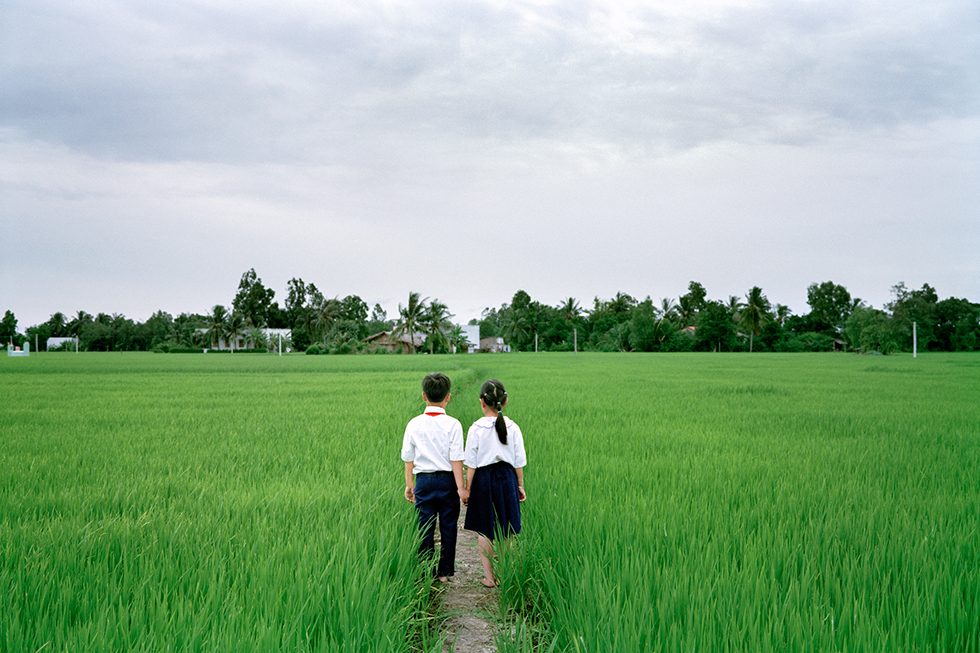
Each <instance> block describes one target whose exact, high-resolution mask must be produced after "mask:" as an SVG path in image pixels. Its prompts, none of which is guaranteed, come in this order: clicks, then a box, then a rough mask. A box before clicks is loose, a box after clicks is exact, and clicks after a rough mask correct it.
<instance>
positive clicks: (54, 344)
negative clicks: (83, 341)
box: [44, 337, 78, 351]
mask: <svg viewBox="0 0 980 653" xmlns="http://www.w3.org/2000/svg"><path fill="white" fill-rule="evenodd" d="M66 344H67V345H68V346H69V347H71V348H72V349H77V348H78V338H75V337H72V338H48V339H47V340H45V341H44V348H45V349H46V350H48V351H54V350H56V349H60V348H61V347H64V346H65V345H66Z"/></svg>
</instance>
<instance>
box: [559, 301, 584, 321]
mask: <svg viewBox="0 0 980 653" xmlns="http://www.w3.org/2000/svg"><path fill="white" fill-rule="evenodd" d="M558 312H559V313H561V316H562V317H563V318H565V320H566V321H568V322H575V321H576V320H578V319H579V318H580V317H582V307H581V306H580V305H579V303H578V300H577V299H575V298H574V297H569V298H568V299H566V300H565V301H563V302H562V303H561V304H560V305H559V306H558Z"/></svg>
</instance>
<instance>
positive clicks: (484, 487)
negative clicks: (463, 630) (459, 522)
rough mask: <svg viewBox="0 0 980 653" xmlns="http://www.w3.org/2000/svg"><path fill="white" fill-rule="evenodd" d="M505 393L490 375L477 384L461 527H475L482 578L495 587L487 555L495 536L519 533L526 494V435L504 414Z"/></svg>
mask: <svg viewBox="0 0 980 653" xmlns="http://www.w3.org/2000/svg"><path fill="white" fill-rule="evenodd" d="M506 405H507V391H506V390H504V384H503V383H501V382H500V381H497V380H496V379H490V380H489V381H487V382H486V383H484V384H483V386H482V387H481V388H480V407H481V408H482V409H483V417H482V418H480V419H478V420H476V421H475V422H473V426H471V427H470V430H469V432H468V433H467V434H466V450H465V452H464V454H463V464H465V465H466V476H467V489H468V491H469V501H468V503H467V510H466V521H465V522H464V523H463V528H465V529H467V530H470V531H476V533H477V543H478V545H479V549H480V562H481V563H483V580H482V581H481V582H482V583H483V584H484V585H485V586H487V587H495V586H496V585H497V581H496V580H494V577H493V568H492V567H491V566H490V558H491V557H492V556H493V540H494V538H495V537H496V536H497V535H498V534H500V535H503V536H505V537H506V536H508V535H512V534H517V533H520V532H521V504H520V502H521V501H524V500H525V499H526V498H527V494H525V492H524V466H525V465H526V464H527V455H526V454H525V453H524V436H523V435H522V434H521V429H520V428H519V427H518V426H517V424H515V423H514V422H513V421H512V420H511V419H510V418H509V417H504V415H503V410H504V406H506Z"/></svg>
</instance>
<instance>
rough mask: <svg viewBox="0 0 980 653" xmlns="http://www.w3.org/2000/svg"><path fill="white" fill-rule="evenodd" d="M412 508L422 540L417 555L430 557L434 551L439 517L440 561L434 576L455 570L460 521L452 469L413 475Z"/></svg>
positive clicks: (448, 574)
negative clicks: (413, 507)
mask: <svg viewBox="0 0 980 653" xmlns="http://www.w3.org/2000/svg"><path fill="white" fill-rule="evenodd" d="M415 509H416V510H417V511H418V513H419V529H420V530H421V531H422V543H421V544H419V555H420V556H421V557H423V558H432V557H433V556H435V551H436V543H435V537H436V518H437V517H438V519H439V537H440V539H441V540H442V542H441V546H440V548H439V564H438V566H437V567H436V576H452V575H453V574H454V573H456V529H457V525H456V524H457V522H458V521H459V494H458V493H457V492H456V479H455V478H454V477H453V473H452V472H432V473H430V474H416V475H415Z"/></svg>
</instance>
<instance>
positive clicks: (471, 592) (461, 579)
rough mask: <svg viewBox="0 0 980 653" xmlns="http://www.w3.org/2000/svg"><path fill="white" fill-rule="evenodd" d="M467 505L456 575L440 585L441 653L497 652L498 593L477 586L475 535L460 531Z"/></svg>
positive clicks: (478, 568) (479, 574)
mask: <svg viewBox="0 0 980 653" xmlns="http://www.w3.org/2000/svg"><path fill="white" fill-rule="evenodd" d="M465 519H466V506H463V509H462V512H461V513H460V516H459V537H458V539H457V541H456V575H455V576H453V577H452V579H451V580H450V581H449V582H448V583H446V584H445V585H443V590H444V591H443V592H442V611H443V613H444V614H445V615H446V624H445V632H446V639H445V646H444V647H443V652H444V653H450V652H452V651H456V652H458V653H496V651H497V645H496V642H495V641H494V625H493V624H494V619H493V615H494V614H495V613H496V611H497V592H496V590H493V589H488V588H486V587H484V586H483V584H482V583H480V579H481V578H483V567H482V566H481V565H480V553H479V551H478V550H477V548H476V534H475V533H472V532H470V531H467V530H463V521H464V520H465Z"/></svg>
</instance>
